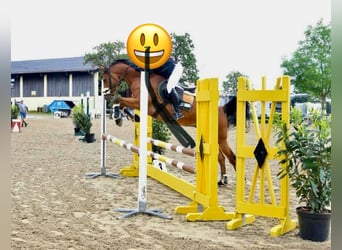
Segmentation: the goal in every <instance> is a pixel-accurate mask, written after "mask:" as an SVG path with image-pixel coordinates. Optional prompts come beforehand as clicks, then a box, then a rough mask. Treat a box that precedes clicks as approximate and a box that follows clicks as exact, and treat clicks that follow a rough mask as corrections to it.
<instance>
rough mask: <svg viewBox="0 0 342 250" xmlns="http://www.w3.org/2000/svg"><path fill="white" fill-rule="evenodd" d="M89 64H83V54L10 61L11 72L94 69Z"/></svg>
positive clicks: (26, 72)
mask: <svg viewBox="0 0 342 250" xmlns="http://www.w3.org/2000/svg"><path fill="white" fill-rule="evenodd" d="M96 69H97V68H94V67H93V66H92V65H91V64H86V65H84V64H83V56H80V57H69V58H53V59H39V60H26V61H13V62H11V73H12V74H28V73H50V72H75V71H78V72H79V71H95V70H96Z"/></svg>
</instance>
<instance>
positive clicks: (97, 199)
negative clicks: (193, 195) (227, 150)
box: [11, 114, 331, 249]
mask: <svg viewBox="0 0 342 250" xmlns="http://www.w3.org/2000/svg"><path fill="white" fill-rule="evenodd" d="M28 123H29V125H28V127H25V128H22V132H21V133H11V170H12V186H11V195H12V234H11V246H12V249H224V248H226V249H331V241H330V239H329V240H328V241H326V242H322V243H315V242H311V241H305V240H302V239H300V237H299V236H298V229H295V230H294V231H292V232H289V233H287V234H285V235H282V236H280V237H272V236H270V234H269V232H270V229H271V228H272V227H273V226H275V225H277V224H278V220H277V219H272V218H265V217H257V218H256V221H255V222H254V223H252V224H250V225H245V226H244V227H242V228H240V229H238V230H235V231H228V230H227V229H226V223H227V222H226V221H213V222H212V221H208V222H187V221H186V219H185V216H184V215H181V214H176V213H175V212H174V209H175V208H176V207H177V206H180V205H188V204H189V203H190V200H188V199H187V198H185V197H184V196H182V195H181V194H179V193H177V192H175V191H173V190H171V189H170V188H168V187H166V186H164V185H163V184H161V183H159V182H157V181H156V180H153V179H151V178H148V179H147V185H148V187H147V208H159V209H161V211H162V213H164V214H166V215H169V216H172V220H166V219H162V218H159V217H155V216H149V215H145V214H138V215H136V216H132V217H129V218H125V219H120V218H119V217H120V216H122V215H123V214H122V213H120V212H117V211H115V209H119V208H132V209H136V208H137V193H138V192H137V188H138V179H137V178H136V177H123V178H122V179H112V178H109V177H103V176H101V177H98V178H94V179H87V178H85V174H86V173H89V172H100V119H95V120H93V127H92V132H94V133H95V134H96V139H97V140H96V142H94V143H86V142H82V141H80V140H79V138H78V137H76V136H74V131H73V124H72V120H71V118H62V119H55V118H53V117H52V116H51V115H39V114H30V116H29V118H28ZM107 127H108V128H107V131H108V133H111V134H113V135H116V136H118V137H120V138H122V139H125V140H127V141H133V131H134V130H133V123H132V122H129V121H125V122H124V125H123V126H122V127H117V126H116V125H114V122H113V121H112V120H108V126H107ZM187 130H188V132H189V133H190V134H192V135H194V134H195V130H194V129H193V128H187ZM235 133H236V131H235V130H234V129H232V130H230V131H229V138H230V144H231V145H233V146H232V148H233V149H234V151H235V147H234V145H235ZM247 140H252V141H253V140H255V136H254V134H253V131H252V130H251V131H250V132H249V133H247ZM172 141H173V142H174V139H172ZM168 155H170V156H171V157H176V155H175V154H173V153H168ZM132 158H133V156H132V154H131V153H130V152H128V151H127V150H125V149H122V148H120V147H118V146H116V145H113V144H112V143H108V145H107V157H106V160H107V166H106V167H107V169H106V170H107V173H119V171H120V169H121V168H122V167H123V166H126V165H130V164H131V163H132ZM177 158H179V156H178V157H177ZM180 159H182V160H183V161H185V162H189V163H190V161H192V159H189V158H187V156H181V157H180ZM251 166H252V167H254V163H251ZM227 168H228V174H229V184H228V185H227V186H226V187H222V188H219V202H220V204H221V205H222V206H224V207H225V209H226V211H229V212H233V211H234V207H235V173H234V171H233V170H232V168H231V167H230V166H229V165H228V163H227ZM251 169H252V168H251ZM168 171H169V172H173V171H174V172H175V174H176V175H182V176H184V179H188V180H189V181H190V182H191V181H193V180H194V176H192V175H190V174H183V173H181V172H180V171H179V170H177V169H174V168H171V167H170V168H168ZM251 175H252V171H249V173H247V180H248V179H250V178H251ZM297 205H298V204H297V199H296V197H295V196H294V194H293V192H292V194H291V204H290V206H291V209H290V211H291V218H293V219H296V214H295V213H294V211H295V207H296V206H297Z"/></svg>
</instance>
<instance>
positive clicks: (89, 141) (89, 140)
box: [84, 133, 95, 143]
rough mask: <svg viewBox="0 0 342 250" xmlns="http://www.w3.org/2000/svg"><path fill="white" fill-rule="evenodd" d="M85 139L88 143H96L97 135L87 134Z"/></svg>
mask: <svg viewBox="0 0 342 250" xmlns="http://www.w3.org/2000/svg"><path fill="white" fill-rule="evenodd" d="M84 138H85V141H86V142H88V143H92V142H94V141H95V134H94V133H87V134H85V136H84Z"/></svg>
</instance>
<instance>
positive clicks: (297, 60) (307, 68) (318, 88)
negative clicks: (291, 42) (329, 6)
mask: <svg viewBox="0 0 342 250" xmlns="http://www.w3.org/2000/svg"><path fill="white" fill-rule="evenodd" d="M330 31H331V28H330V25H324V24H323V21H322V19H321V20H320V21H318V23H317V24H316V26H315V27H314V26H311V25H310V26H308V28H307V30H306V31H305V32H304V34H305V39H304V40H303V41H299V43H298V44H299V47H298V49H297V50H296V51H295V52H294V53H293V55H292V58H290V59H286V58H284V59H283V62H282V64H281V67H282V68H284V74H285V75H289V76H291V77H292V79H291V81H292V83H293V85H294V87H295V92H302V93H308V94H309V95H310V96H311V97H312V98H313V99H319V100H320V102H321V105H322V112H323V111H324V110H325V102H326V98H327V97H330V96H331V38H330Z"/></svg>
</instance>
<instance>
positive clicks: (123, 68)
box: [102, 60, 131, 95]
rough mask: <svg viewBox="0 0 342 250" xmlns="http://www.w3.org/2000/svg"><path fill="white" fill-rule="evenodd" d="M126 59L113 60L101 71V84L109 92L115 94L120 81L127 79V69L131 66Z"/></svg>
mask: <svg viewBox="0 0 342 250" xmlns="http://www.w3.org/2000/svg"><path fill="white" fill-rule="evenodd" d="M125 62H126V60H117V61H114V62H113V63H112V64H111V65H110V66H109V67H108V68H105V70H104V71H103V76H102V79H103V84H104V87H105V88H108V91H109V92H110V93H111V94H113V95H114V94H115V93H116V91H117V89H118V87H119V85H120V84H121V82H122V81H125V82H127V81H128V70H129V68H130V67H131V66H130V65H128V64H126V63H125Z"/></svg>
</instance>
